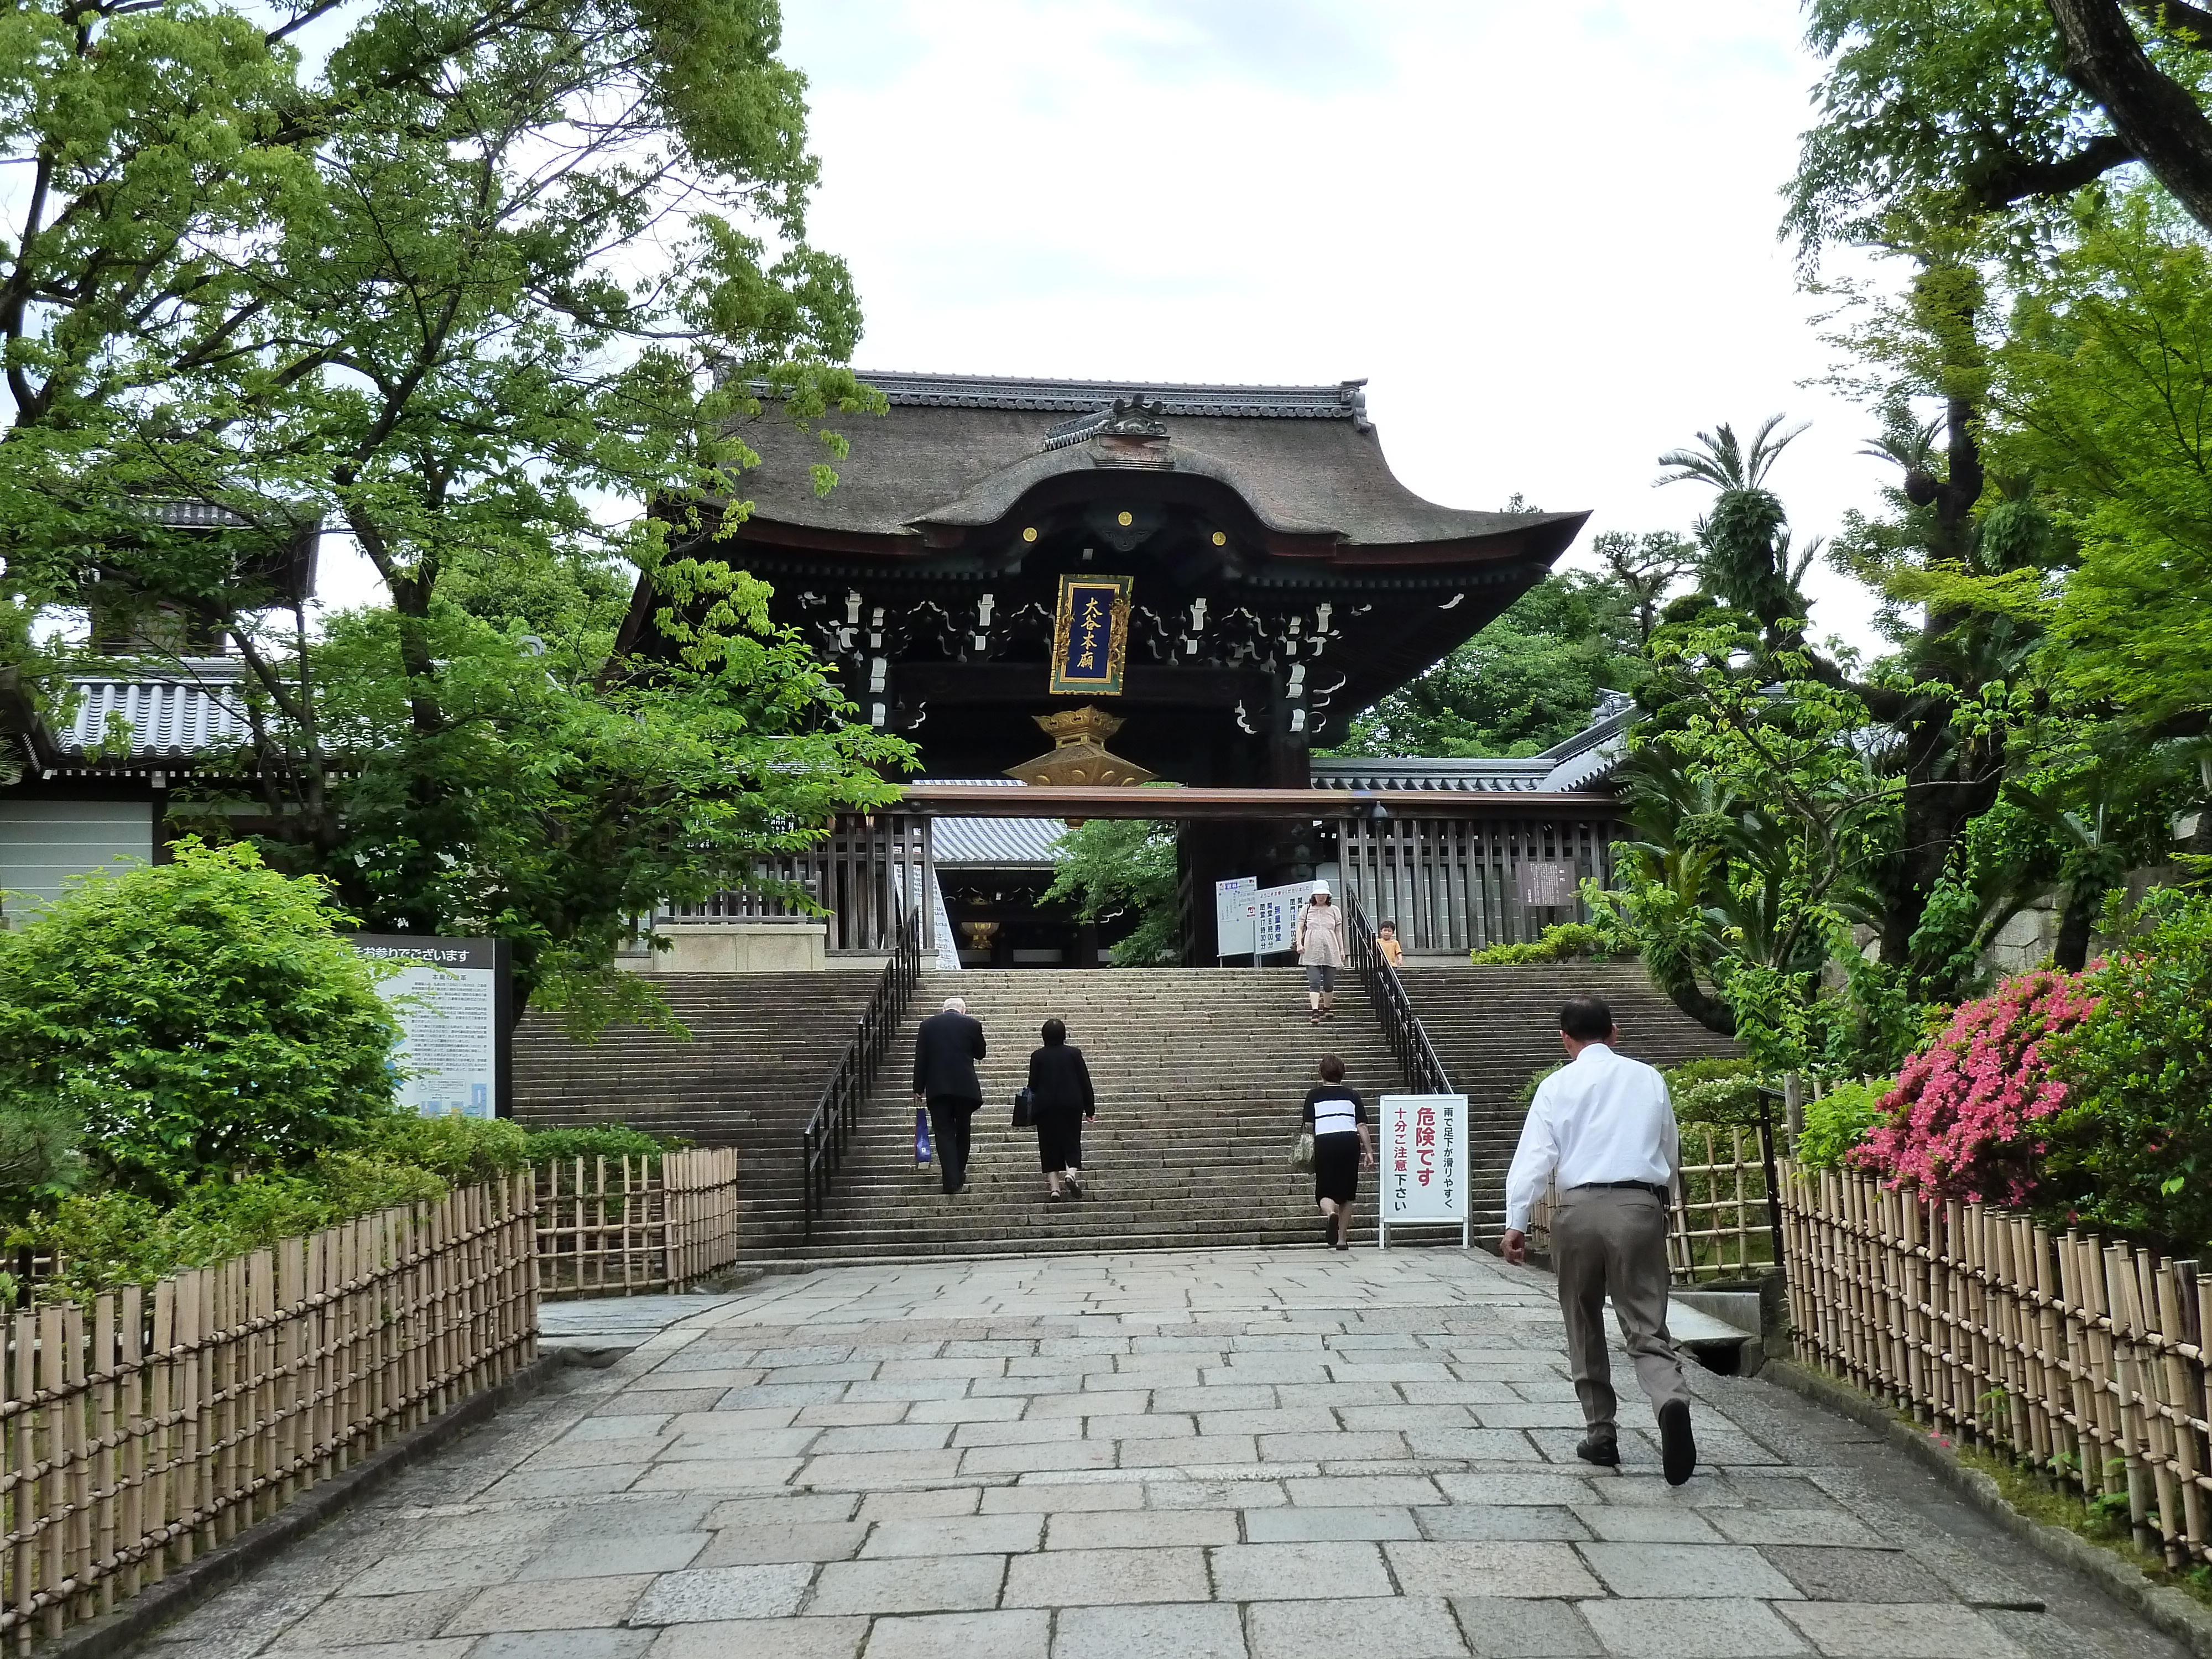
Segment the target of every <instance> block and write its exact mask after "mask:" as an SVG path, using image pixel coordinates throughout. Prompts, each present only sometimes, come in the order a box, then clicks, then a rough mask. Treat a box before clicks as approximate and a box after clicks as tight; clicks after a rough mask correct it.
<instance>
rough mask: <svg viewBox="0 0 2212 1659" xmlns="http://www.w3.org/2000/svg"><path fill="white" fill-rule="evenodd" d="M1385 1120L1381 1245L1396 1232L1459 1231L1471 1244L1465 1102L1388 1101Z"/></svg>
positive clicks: (1447, 1098)
mask: <svg viewBox="0 0 2212 1659" xmlns="http://www.w3.org/2000/svg"><path fill="white" fill-rule="evenodd" d="M1377 1111H1378V1115H1380V1117H1381V1119H1382V1129H1383V1133H1382V1137H1381V1142H1382V1145H1381V1163H1382V1165H1383V1168H1382V1176H1383V1196H1382V1202H1381V1206H1380V1212H1379V1215H1378V1218H1377V1219H1378V1223H1379V1230H1380V1233H1381V1243H1382V1245H1383V1249H1389V1245H1390V1229H1391V1228H1392V1227H1394V1226H1417V1227H1428V1226H1454V1225H1455V1226H1457V1227H1458V1228H1459V1242H1460V1243H1462V1245H1464V1244H1467V1243H1469V1242H1470V1239H1469V1234H1468V1219H1469V1214H1470V1212H1469V1210H1468V1188H1467V1097H1466V1096H1465V1095H1385V1096H1383V1098H1382V1100H1381V1102H1380V1103H1378V1106H1377Z"/></svg>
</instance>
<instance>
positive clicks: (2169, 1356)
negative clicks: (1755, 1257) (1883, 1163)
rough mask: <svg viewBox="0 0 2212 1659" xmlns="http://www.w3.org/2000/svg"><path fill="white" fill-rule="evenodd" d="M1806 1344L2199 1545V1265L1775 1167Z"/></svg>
mask: <svg viewBox="0 0 2212 1659" xmlns="http://www.w3.org/2000/svg"><path fill="white" fill-rule="evenodd" d="M1782 1187H1783V1210H1784V1227H1785V1236H1786V1240H1787V1247H1786V1248H1787V1263H1788V1271H1789V1285H1790V1318H1791V1322H1792V1324H1793V1325H1794V1326H1795V1328H1796V1343H1797V1349H1798V1352H1799V1354H1800V1355H1801V1356H1802V1358H1807V1359H1808V1360H1811V1361H1813V1362H1814V1363H1816V1364H1820V1365H1822V1366H1824V1367H1826V1368H1827V1369H1828V1370H1831V1371H1833V1372H1835V1373H1836V1374H1838V1375H1839V1376H1844V1377H1846V1378H1848V1379H1849V1380H1850V1381H1851V1382H1853V1383H1857V1385H1858V1386H1859V1387H1861V1388H1863V1389H1866V1390H1867V1391H1868V1392H1869V1393H1871V1394H1873V1395H1875V1396H1876V1397H1878V1398H1880V1399H1881V1400H1884V1401H1888V1402H1889V1403H1891V1404H1893V1405H1894V1406H1896V1407H1899V1408H1900V1409H1903V1410H1908V1411H1910V1412H1911V1413H1912V1414H1913V1416H1914V1417H1915V1418H1916V1419H1918V1420H1919V1421H1920V1422H1922V1423H1923V1424H1926V1425H1929V1427H1930V1428H1932V1429H1934V1430H1935V1431H1938V1432H1941V1433H1945V1434H1948V1435H1950V1436H1953V1437H1956V1438H1958V1439H1960V1440H1962V1441H1966V1442H1972V1443H1981V1444H1983V1445H1986V1446H1989V1447H1991V1448H1994V1449H1998V1450H2000V1451H2002V1452H2003V1453H2005V1454H2007V1455H2010V1456H2012V1457H2014V1458H2016V1459H2019V1460H2021V1462H2026V1463H2027V1464H2030V1465H2032V1466H2033V1467H2034V1468H2039V1469H2042V1470H2045V1471H2046V1472H2047V1473H2049V1474H2051V1475H2052V1476H2053V1477H2055V1478H2056V1479H2057V1480H2061V1481H2063V1483H2064V1484H2065V1485H2066V1486H2068V1487H2069V1488H2070V1489H2072V1490H2074V1491H2075V1492H2079V1493H2080V1494H2081V1496H2082V1497H2083V1498H2087V1499H2090V1500H2096V1499H2100V1498H2101V1499H2104V1500H2106V1502H2107V1503H2109V1504H2111V1506H2112V1508H2113V1509H2114V1510H2116V1511H2117V1510H2118V1507H2119V1505H2120V1504H2122V1503H2124V1504H2125V1506H2126V1510H2127V1515H2128V1518H2129V1522H2130V1526H2131V1528H2133V1531H2134V1534H2135V1538H2136V1542H2137V1543H2138V1544H2139V1545H2141V1546H2142V1547H2144V1548H2146V1549H2152V1550H2157V1551H2160V1552H2162V1553H2164V1555H2165V1557H2166V1560H2167V1561H2168V1562H2169V1563H2170V1564H2171V1565H2174V1566H2177V1567H2179V1566H2184V1565H2194V1564H2198V1563H2202V1562H2204V1561H2206V1560H2207V1559H2212V1539H2208V1535H2207V1531H2206V1527H2207V1518H2206V1517H2207V1507H2208V1492H2207V1489H2208V1487H2212V1474H2208V1471H2212V1458H2208V1443H2207V1435H2208V1432H2209V1431H2212V1395H2208V1393H2207V1384H2208V1374H2207V1370H2206V1364H2205V1346H2204V1344H2205V1334H2206V1332H2207V1330H2208V1329H2212V1279H2199V1278H2198V1276H2197V1263H2195V1262H2193V1261H2170V1260H2167V1259H2166V1258H2163V1257H2160V1256H2157V1255H2154V1254H2153V1253H2152V1252H2150V1251H2148V1250H2145V1249H2140V1248H2138V1247H2136V1246H2135V1245H2132V1244H2130V1243H2126V1242H2124V1241H2119V1240H2108V1239H2104V1238H2100V1237H2097V1236H2096V1235H2094V1234H2081V1233H2077V1232H2075V1231H2072V1230H2070V1229H2069V1230H2067V1231H2052V1230H2051V1228H2049V1227H2047V1226H2044V1225H2039V1224H2038V1223H2037V1222H2035V1221H2033V1220H2032V1219H2030V1218H2027V1217H2026V1216H2023V1215H2020V1214H2018V1213H2016V1212H2012V1211H2009V1210H2006V1209H2002V1208H1999V1207H1997V1206H1994V1205H1984V1204H1967V1203H1963V1202H1957V1201H1948V1202H1947V1201H1929V1200H1923V1198H1921V1197H1920V1195H1919V1194H1917V1193H1915V1192H1913V1191H1911V1190H1910V1189H1898V1188H1885V1187H1883V1186H1881V1184H1880V1183H1879V1182H1876V1181H1875V1179H1874V1178H1873V1177H1871V1176H1865V1175H1861V1174H1858V1173H1857V1172H1849V1173H1844V1172H1838V1171H1834V1170H1823V1171H1820V1172H1817V1173H1813V1172H1808V1173H1807V1174H1805V1175H1804V1176H1794V1175H1792V1174H1791V1173H1790V1172H1789V1171H1788V1170H1787V1169H1786V1167H1785V1170H1784V1180H1783V1182H1782Z"/></svg>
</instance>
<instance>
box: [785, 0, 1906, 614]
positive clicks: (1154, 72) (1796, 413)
mask: <svg viewBox="0 0 2212 1659" xmlns="http://www.w3.org/2000/svg"><path fill="white" fill-rule="evenodd" d="M785 13H786V21H785V46H786V52H785V55H786V57H787V59H788V60H789V61H791V62H793V63H794V64H798V65H799V66H800V67H802V68H803V69H804V70H805V71H806V73H807V75H808V76H809V77H810V79H811V83H812V90H811V104H812V108H813V146H814V149H815V150H816V152H817V154H818V155H820V156H821V158H822V170H823V183H822V188H821V191H820V192H819V194H818V196H817V206H816V208H815V210H814V213H813V217H812V222H811V234H812V237H813V240H815V241H816V242H817V243H818V244H819V245H821V246H824V247H827V248H831V249H834V250H836V252H840V253H842V254H843V255H844V256H845V258H847V259H848V260H849V261H850V262H851V264H852V267H853V271H854V276H855V278H856V279H857V281H858V283H859V286H860V296H861V301H862V303H863V306H864V307H865V308H866V316H867V332H866V337H864V338H863V340H862V341H861V344H860V351H859V354H858V356H857V357H856V359H855V362H856V363H857V364H858V366H859V367H860V368H880V369H919V370H929V371H934V372H939V373H958V374H1042V375H1077V376H1099V377H1102V378H1104V377H1117V376H1126V377H1127V378H1129V379H1130V380H1212V381H1242V382H1275V383H1285V382H1289V383H1325V382H1333V381H1336V380H1348V379H1356V378H1358V377H1360V376H1365V377H1366V378H1367V380H1368V381H1369V390H1368V405H1369V409H1370V412H1371V413H1372V414H1373V416H1374V417H1375V419H1376V422H1377V423H1378V425H1379V426H1380V428H1381V432H1382V438H1383V447H1384V449H1385V451H1386V453H1388V454H1389V458H1390V460H1391V463H1392V465H1393V466H1394V467H1395V469H1396V471H1397V472H1398V475H1399V477H1401V478H1402V479H1404V480H1405V482H1406V483H1407V484H1408V485H1410V486H1411V487H1412V488H1413V489H1416V490H1418V491H1419V492H1420V493H1421V494H1422V495H1426V496H1428V497H1430V498H1431V499H1432V500H1435V501H1442V502H1444V503H1447V504H1449V505H1451V506H1455V507H1499V506H1502V505H1504V502H1505V501H1506V500H1507V499H1508V498H1509V497H1510V496H1511V495H1513V494H1514V493H1515V492H1516V491H1518V492H1520V493H1521V494H1522V495H1524V496H1526V497H1527V499H1528V501H1530V502H1532V503H1534V504H1535V505H1539V506H1541V507H1547V508H1550V509H1553V510H1559V509H1565V508H1569V507H1589V508H1593V509H1595V517H1594V518H1593V520H1591V525H1590V531H1591V532H1596V531H1599V530H1606V529H1622V530H1644V529H1656V528H1671V529H1677V530H1685V531H1686V530H1687V529H1688V528H1689V526H1690V525H1691V523H1692V520H1695V519H1696V517H1697V516H1698V514H1699V513H1700V512H1702V511H1703V510H1704V508H1705V504H1706V503H1707V502H1708V501H1710V500H1711V493H1710V492H1709V491H1707V490H1705V489H1700V488H1699V487H1696V486H1692V485H1687V484H1676V485H1672V486H1669V487H1668V488H1666V489H1653V488H1652V487H1651V484H1652V480H1653V479H1654V478H1655V477H1656V476H1657V474H1658V468H1657V466H1656V465H1655V458H1656V456H1657V455H1658V453H1659V452H1660V451H1661V450H1662V449H1665V448H1668V447H1672V446H1674V445H1676V444H1680V443H1684V442H1686V441H1689V440H1690V439H1691V438H1692V435H1694V434H1695V433H1697V432H1698V431H1699V429H1701V428H1711V426H1712V425H1713V423H1714V422H1718V421H1733V422H1735V423H1736V425H1737V427H1738V428H1739V430H1741V429H1742V428H1744V427H1746V426H1747V425H1756V424H1757V422H1759V420H1761V419H1762V418H1763V417H1765V416H1767V415H1770V414H1772V413H1774V412H1775V411H1777V410H1786V411H1787V412H1788V413H1789V414H1790V416H1793V417H1794V418H1796V419H1800V420H1810V421H1811V422H1813V425H1812V428H1811V430H1809V431H1808V433H1807V434H1806V435H1805V436H1804V437H1802V438H1801V439H1800V440H1798V441H1797V443H1796V446H1795V447H1793V449H1792V450H1791V451H1790V454H1789V455H1788V456H1787V457H1786V458H1785V459H1784V461H1783V462H1782V463H1781V464H1780V465H1779V466H1778V468H1777V470H1776V471H1775V473H1774V475H1773V477H1772V482H1773V483H1774V484H1775V486H1776V487H1777V489H1778V490H1779V492H1780V493H1781V495H1782V496H1783V498H1784V501H1785V502H1786V503H1787V504H1788V506H1789V507H1790V516H1791V520H1792V522H1793V524H1794V525H1795V526H1796V530H1797V533H1798V534H1799V535H1800V536H1801V537H1802V536H1803V535H1806V534H1820V533H1825V532H1827V531H1829V530H1831V529H1832V527H1833V526H1834V525H1835V522H1836V520H1837V518H1838V514H1839V513H1841V512H1842V511H1843V510H1844V508H1845V507H1850V506H1853V505H1857V506H1860V507H1873V506H1874V505H1875V501H1874V490H1875V485H1876V484H1877V483H1879V482H1880V481H1881V476H1882V474H1881V468H1880V467H1879V466H1878V465H1877V464H1875V463H1874V462H1871V461H1869V460H1865V459H1860V458H1858V457H1857V454H1856V452H1857V449H1858V448H1859V447H1860V445H1861V443H1862V442H1863V439H1864V437H1865V436H1866V435H1868V434H1869V433H1870V432H1871V431H1873V430H1874V428H1875V422H1874V421H1873V420H1872V419H1871V418H1870V417H1869V416H1867V415H1866V414H1865V413H1864V412H1863V411H1862V410H1858V409H1857V408H1855V407H1853V406H1852V405H1850V404H1848V403H1844V402H1842V401H1840V400H1838V398H1835V397H1833V396H1832V394H1830V393H1829V392H1826V390H1824V389H1818V388H1812V387H1807V386H1802V385H1801V384H1799V383H1800V382H1801V381H1803V380H1807V379H1808V378H1812V377H1815V376H1818V375H1820V374H1822V373H1824V372H1825V371H1826V369H1827V368H1829V366H1830V365H1831V362H1832V358H1833V356H1834V354H1833V352H1832V350H1831V349H1829V348H1827V347H1826V346H1824V345H1823V344H1822V343H1820V339H1819V337H1818V335H1817V332H1816V331H1815V328H1814V325H1813V321H1812V319H1813V318H1814V315H1815V314H1816V313H1818V312H1819V311H1820V310H1821V309H1822V308H1823V307H1822V305H1821V304H1820V302H1819V301H1815V300H1814V299H1813V298H1811V297H1809V296H1807V295H1802V294H1801V293H1800V292H1799V291H1798V288H1797V284H1796V274H1795V271H1794V269H1793V265H1792V260H1791V254H1790V249H1788V248H1786V247H1784V246H1782V245H1780V244H1778V242H1777V241H1776V240H1775V231H1776V225H1777V222H1778V218H1779V216H1780V212H1781V202H1780V198H1779V197H1778V194H1777V192H1778V190H1779V188H1780V186H1781V185H1782V184H1783V183H1784V180H1786V179H1788V177H1789V176H1790V170H1791V167H1792V165H1793V162H1794V161H1795V158H1796V142H1797V134H1798V133H1799V131H1801V130H1802V128H1803V127H1804V126H1805V125H1807V124H1808V120H1809V118H1810V115H1809V105H1808V91H1809V88H1811V86H1812V84H1813V82H1814V77H1815V76H1816V74H1817V72H1818V65H1817V64H1815V62H1814V60H1813V59H1812V58H1809V57H1808V55H1807V54H1806V53H1805V52H1804V50H1803V48H1802V45H1801V43H1800V39H1799V35H1800V29H1801V23H1800V17H1799V13H1798V11H1797V9H1796V6H1795V5H1793V4H1791V3H1790V0H1699V3H1698V4H1696V5H1694V6H1688V7H1681V6H1656V5H1652V4H1650V3H1649V0H1645V3H1640V4H1636V3H1597V0H1549V3H1547V4H1544V5H1541V6H1538V5H1530V4H1527V3H1525V0H1522V3H1516V0H1438V3H1420V0H1390V3H1389V4H1378V3H1374V0H957V3H945V0H787V3H786V8H785ZM1587 533H1588V532H1586V536H1585V543H1586V541H1587ZM1814 592H1815V593H1816V596H1817V600H1818V603H1817V605H1816V609H1815V612H1814V621H1815V626H1816V629H1820V630H1822V631H1826V630H1835V631H1839V632H1842V633H1844V634H1845V635H1848V636H1851V637H1856V638H1861V639H1864V638H1867V637H1869V636H1868V635H1867V633H1866V618H1867V617H1868V616H1869V613H1870V611H1871V606H1870V605H1868V604H1867V603H1866V601H1865V600H1864V599H1863V598H1862V597H1860V596H1859V595H1857V593H1856V592H1853V591H1851V590H1850V589H1849V587H1848V586H1847V585H1846V584H1845V583H1844V582H1843V581H1842V580H1840V579H1839V578H1837V577H1835V576H1833V575H1832V574H1826V573H1825V572H1823V573H1822V574H1821V575H1820V577H1818V578H1816V579H1815V583H1814Z"/></svg>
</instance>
